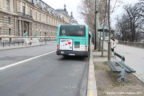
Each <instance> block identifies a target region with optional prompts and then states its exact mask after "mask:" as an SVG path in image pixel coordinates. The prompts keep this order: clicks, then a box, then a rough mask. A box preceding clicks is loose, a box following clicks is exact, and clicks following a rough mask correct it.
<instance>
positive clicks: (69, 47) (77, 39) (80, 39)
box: [56, 24, 90, 56]
mask: <svg viewBox="0 0 144 96" xmlns="http://www.w3.org/2000/svg"><path fill="white" fill-rule="evenodd" d="M89 36H90V35H89V32H88V26H85V25H69V24H67V25H60V26H59V27H58V32H57V52H56V53H57V55H64V56H88V55H89Z"/></svg>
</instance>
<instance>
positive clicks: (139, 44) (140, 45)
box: [119, 41, 144, 48]
mask: <svg viewBox="0 0 144 96" xmlns="http://www.w3.org/2000/svg"><path fill="white" fill-rule="evenodd" d="M119 44H124V45H128V46H133V47H140V48H144V43H139V42H127V41H119Z"/></svg>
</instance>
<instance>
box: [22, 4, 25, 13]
mask: <svg viewBox="0 0 144 96" xmlns="http://www.w3.org/2000/svg"><path fill="white" fill-rule="evenodd" d="M22 9H23V15H25V3H24V2H23V4H22Z"/></svg>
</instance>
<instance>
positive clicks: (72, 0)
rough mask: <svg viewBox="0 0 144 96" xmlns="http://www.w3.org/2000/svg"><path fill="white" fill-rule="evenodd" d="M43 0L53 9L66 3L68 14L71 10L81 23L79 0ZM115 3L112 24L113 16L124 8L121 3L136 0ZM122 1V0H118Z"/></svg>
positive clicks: (113, 17)
mask: <svg viewBox="0 0 144 96" xmlns="http://www.w3.org/2000/svg"><path fill="white" fill-rule="evenodd" d="M43 1H44V2H46V3H47V4H48V5H50V6H51V7H53V8H54V9H63V8H64V4H66V6H67V10H68V12H69V14H70V12H71V11H72V12H73V15H74V17H75V18H76V19H77V20H78V22H79V23H83V19H82V16H81V15H80V14H79V10H80V9H79V7H78V6H81V0H43ZM117 1H118V2H117V4H116V8H115V10H114V12H113V14H112V16H111V20H112V26H114V24H115V18H116V17H117V16H120V15H121V14H122V13H123V11H124V10H122V8H123V5H125V4H134V3H136V2H137V1H138V0H117ZM120 1H122V2H120ZM115 2H116V0H111V5H112V9H113V7H114V5H115Z"/></svg>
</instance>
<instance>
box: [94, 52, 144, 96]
mask: <svg viewBox="0 0 144 96" xmlns="http://www.w3.org/2000/svg"><path fill="white" fill-rule="evenodd" d="M107 61H108V60H107V51H105V52H104V57H101V52H100V51H93V62H94V69H95V78H96V85H97V92H98V96H143V94H144V83H142V82H141V81H140V80H139V79H138V78H137V77H136V76H134V75H133V74H130V75H128V76H127V77H128V79H129V82H127V83H124V82H122V83H118V82H117V78H118V76H117V75H116V74H115V73H112V71H111V70H110V68H109V65H108V64H107Z"/></svg>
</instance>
